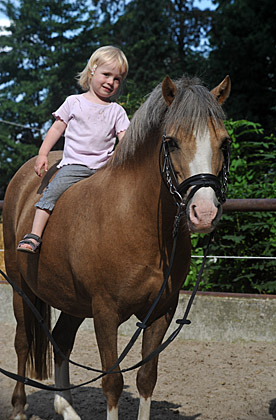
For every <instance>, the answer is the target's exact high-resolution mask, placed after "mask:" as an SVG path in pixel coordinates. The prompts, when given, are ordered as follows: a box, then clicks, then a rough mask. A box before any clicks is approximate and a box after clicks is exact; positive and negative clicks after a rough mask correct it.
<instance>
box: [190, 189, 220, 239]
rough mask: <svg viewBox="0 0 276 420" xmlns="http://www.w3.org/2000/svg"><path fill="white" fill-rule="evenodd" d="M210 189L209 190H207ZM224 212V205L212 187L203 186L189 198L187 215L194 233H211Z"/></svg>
mask: <svg viewBox="0 0 276 420" xmlns="http://www.w3.org/2000/svg"><path fill="white" fill-rule="evenodd" d="M207 190H208V191H207ZM221 214H222V206H221V204H220V203H219V201H218V200H217V198H216V195H215V193H214V191H213V189H212V188H201V189H200V190H199V191H198V192H196V194H195V195H194V196H193V197H192V198H191V199H190V200H189V202H188V205H187V207H186V216H187V222H188V227H189V230H190V231H191V232H193V233H209V232H212V230H214V229H215V227H216V226H217V224H218V222H219V220H220V217H221Z"/></svg>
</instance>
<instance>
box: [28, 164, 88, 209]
mask: <svg viewBox="0 0 276 420" xmlns="http://www.w3.org/2000/svg"><path fill="white" fill-rule="evenodd" d="M95 172H96V169H89V168H88V167H87V166H84V165H65V166H63V167H62V168H60V169H59V171H58V173H57V174H56V176H55V177H54V179H53V180H52V181H51V182H50V183H49V184H48V186H47V188H46V189H45V191H44V192H43V194H42V197H41V198H40V200H39V201H38V202H37V203H36V205H35V207H38V208H40V209H43V210H49V211H52V210H53V209H54V207H55V204H56V202H57V200H58V198H59V197H60V196H61V194H62V193H64V191H66V190H67V189H68V188H69V187H70V186H71V185H73V184H75V183H76V182H78V181H81V180H82V179H85V178H88V177H89V176H91V175H93V174H94V173H95Z"/></svg>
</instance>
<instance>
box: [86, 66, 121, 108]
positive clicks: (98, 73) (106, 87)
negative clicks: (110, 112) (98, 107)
mask: <svg viewBox="0 0 276 420" xmlns="http://www.w3.org/2000/svg"><path fill="white" fill-rule="evenodd" d="M122 80H123V77H122V74H121V73H120V71H119V67H118V64H117V63H116V62H115V61H113V62H111V63H105V64H102V65H101V66H98V67H97V68H96V69H95V72H94V74H93V76H91V81H90V91H92V93H94V94H95V95H97V96H98V97H99V98H100V99H102V100H104V101H107V100H108V99H109V98H110V97H111V96H113V95H115V93H116V92H117V90H118V89H119V87H120V84H121V82H122Z"/></svg>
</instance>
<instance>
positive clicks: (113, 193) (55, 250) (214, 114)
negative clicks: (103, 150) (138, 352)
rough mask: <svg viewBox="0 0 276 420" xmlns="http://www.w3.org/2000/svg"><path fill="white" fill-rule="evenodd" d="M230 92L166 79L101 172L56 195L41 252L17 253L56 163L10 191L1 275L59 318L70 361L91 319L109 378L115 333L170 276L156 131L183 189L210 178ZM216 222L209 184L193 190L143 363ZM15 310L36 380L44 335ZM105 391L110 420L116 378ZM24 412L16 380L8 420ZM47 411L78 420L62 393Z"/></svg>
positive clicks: (119, 380)
mask: <svg viewBox="0 0 276 420" xmlns="http://www.w3.org/2000/svg"><path fill="white" fill-rule="evenodd" d="M229 92H230V79H229V77H228V76H227V77H226V78H225V79H224V80H223V82H221V83H220V84H219V85H218V86H217V87H216V88H215V89H213V90H212V91H211V92H209V91H208V90H207V89H206V88H205V87H203V86H202V85H201V84H200V82H199V80H198V79H187V78H185V77H183V78H182V79H180V80H178V81H176V82H172V81H171V79H170V78H169V77H168V76H167V77H166V78H165V79H164V81H163V83H162V84H161V85H159V86H157V87H156V88H155V89H154V91H153V92H152V93H151V95H150V96H149V97H148V99H147V100H146V101H145V103H144V104H143V105H142V106H141V107H140V108H139V109H138V111H137V112H136V114H135V115H134V117H133V119H132V121H131V124H130V127H129V129H128V130H127V132H126V134H125V137H124V139H123V141H122V142H121V143H120V144H119V146H118V147H117V149H116V151H115V153H114V155H113V156H112V158H111V159H110V160H109V162H108V163H107V164H106V165H105V167H103V168H102V169H100V170H98V171H97V173H96V174H95V175H93V176H92V177H90V178H87V179H86V180H83V181H81V182H79V183H77V184H75V185H73V186H72V187H70V188H69V189H68V190H67V191H66V192H65V193H64V194H63V195H62V196H61V198H60V199H59V201H58V203H57V204H56V207H55V209H54V211H53V213H52V215H51V217H50V219H49V222H48V225H47V227H46V229H45V232H44V234H43V243H42V246H41V250H40V253H39V254H37V255H29V254H26V253H19V252H17V251H16V246H17V243H18V242H19V240H20V239H21V238H22V237H23V236H24V235H25V234H26V233H27V232H29V231H30V229H31V223H32V218H33V215H34V203H35V202H36V201H37V200H38V198H39V194H41V191H42V190H43V188H44V187H45V185H47V183H48V182H49V180H50V177H51V176H54V172H55V164H56V162H57V161H58V160H59V159H60V158H61V156H60V154H59V153H58V152H53V153H51V154H50V156H49V160H50V164H51V166H52V169H51V170H50V171H49V172H48V173H47V174H46V175H45V176H44V178H43V179H42V181H41V179H40V178H38V177H37V176H36V175H35V173H34V171H33V166H34V159H31V160H30V161H28V162H27V163H26V164H25V165H23V167H22V168H21V169H20V170H19V171H18V172H17V173H16V175H15V176H14V178H13V179H12V181H11V182H10V184H9V187H8V190H7V193H6V196H5V205H4V211H3V223H4V240H5V262H6V270H7V273H8V276H9V277H10V278H11V279H12V280H13V281H14V282H16V283H17V285H19V286H20V287H21V288H22V289H23V290H24V291H25V293H26V294H27V296H28V297H29V298H30V300H31V301H32V302H33V303H35V304H36V306H37V307H39V309H40V312H41V313H42V314H43V316H44V317H45V320H46V322H47V320H48V321H49V318H50V317H49V310H50V306H51V307H54V308H57V309H59V310H60V311H61V315H60V317H59V319H58V321H57V324H56V325H55V327H54V330H53V336H54V339H55V341H56V342H57V344H58V346H59V347H60V348H61V350H62V351H63V353H64V354H65V355H68V356H69V355H70V353H71V350H72V348H73V343H74V339H75V335H76V332H77V330H78V327H79V326H80V324H81V323H82V321H83V320H84V318H91V317H93V318H94V326H95V332H96V338H97V343H98V347H99V351H100V355H101V362H102V369H103V370H104V371H106V370H108V369H109V368H111V367H112V366H113V364H114V363H115V361H116V359H117V357H118V354H117V330H118V327H119V325H120V324H122V323H123V322H125V321H126V320H127V319H129V317H130V316H131V315H133V314H134V315H136V317H137V318H138V319H139V320H143V319H144V317H145V315H146V314H147V311H148V310H149V308H150V307H151V305H152V303H153V302H154V300H155V298H156V296H157V294H158V291H159V289H160V287H161V285H162V282H163V279H164V273H165V272H166V270H167V267H168V262H169V260H170V256H171V252H172V244H173V239H172V229H173V223H174V218H175V214H176V205H175V201H174V198H173V196H172V195H171V194H170V191H169V188H167V186H166V185H165V183H164V182H163V181H162V177H161V175H160V168H159V151H160V145H161V139H162V134H163V132H164V130H165V131H166V135H167V138H166V142H167V147H168V149H169V151H170V156H171V161H172V164H173V168H174V171H175V174H176V177H177V181H178V183H179V184H180V183H181V182H182V181H184V180H185V179H187V178H188V177H190V176H194V175H197V174H199V173H202V172H203V173H209V174H213V175H214V176H218V174H219V173H220V171H221V168H222V163H223V152H222V150H221V147H222V145H223V144H224V142H225V140H227V139H228V134H227V132H226V130H225V127H224V124H223V118H224V114H223V112H222V110H221V106H220V105H221V104H222V103H223V102H224V101H225V99H226V98H227V97H228V95H229ZM161 160H163V154H162V153H161ZM161 167H162V164H161ZM165 177H166V176H165ZM190 189H191V188H189V190H190ZM188 192H189V191H188ZM186 196H187V194H185V197H186ZM185 197H184V199H185ZM220 215H221V205H220V203H219V201H218V199H217V197H216V194H215V192H214V189H213V188H211V187H206V186H205V187H203V188H200V189H199V190H198V191H197V192H196V193H195V194H194V195H193V197H192V198H191V199H190V200H189V203H187V206H186V215H185V216H184V217H183V218H182V220H181V225H180V232H179V235H178V239H177V248H176V253H175V258H174V263H173V268H172V271H171V275H170V277H169V281H168V284H167V286H166V288H165V291H164V293H163V295H162V297H161V299H160V301H159V303H158V305H157V307H156V308H155V310H154V312H153V313H152V315H151V317H150V319H149V322H148V324H149V325H148V327H147V328H146V329H145V330H144V332H143V345H142V356H143V357H145V356H147V355H148V354H149V353H150V352H152V351H153V350H154V349H155V348H156V347H157V346H158V345H159V344H160V343H161V342H162V339H163V337H164V335H165V333H166V331H167V329H168V327H169V324H170V322H171V320H172V317H173V315H174V312H175V309H176V306H177V303H178V295H179V290H180V288H181V286H182V284H183V281H184V280H185V277H186V275H187V273H188V270H189V264H190V251H191V245H190V232H191V231H192V232H209V231H211V230H213V228H214V227H215V226H216V224H217V222H218V220H219V218H220ZM13 305H14V313H15V317H16V320H17V329H16V336H15V349H16V353H17V357H18V374H19V375H21V376H25V375H26V374H27V373H26V363H27V360H28V361H29V363H28V367H29V373H30V374H32V375H34V376H35V377H36V378H39V379H44V378H46V377H47V374H48V369H47V361H48V357H47V352H46V350H47V343H46V339H45V338H44V333H43V332H41V331H40V330H39V329H38V328H37V327H36V324H37V323H36V322H35V319H34V316H33V314H32V313H31V311H30V309H29V308H28V306H27V305H26V304H25V303H24V302H22V299H21V297H19V296H18V295H17V294H16V293H14V299H13ZM157 363H158V357H155V358H154V359H153V360H151V361H150V362H148V363H146V364H145V365H143V366H142V367H141V368H140V369H139V370H138V374H137V387H138V391H139V394H140V406H139V414H138V419H139V420H148V419H149V416H150V401H151V396H152V393H153V389H154V386H155V383H156V380H157ZM55 383H56V386H57V387H58V388H62V387H69V367H68V363H67V362H65V361H64V360H62V359H61V357H60V356H59V355H58V354H55ZM102 388H103V392H104V394H105V397H106V400H107V419H108V420H117V419H118V401H119V397H120V395H121V392H122V388H123V377H122V374H121V373H117V374H113V375H107V376H104V377H103V379H102ZM25 403H26V394H25V390H24V385H23V384H22V383H18V382H17V383H16V386H15V389H14V392H13V397H12V404H13V413H12V417H11V418H12V419H25V418H26V416H25V414H24V406H25ZM55 409H56V412H57V413H59V414H61V415H62V416H63V418H64V419H67V420H73V419H74V420H76V419H80V417H79V416H78V415H77V413H76V412H75V410H74V409H73V407H72V399H71V394H70V391H68V390H67V391H64V392H57V393H56V395H55ZM92 410H93V408H92V407H91V416H92ZM37 414H39V413H37Z"/></svg>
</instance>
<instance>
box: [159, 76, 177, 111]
mask: <svg viewBox="0 0 276 420" xmlns="http://www.w3.org/2000/svg"><path fill="white" fill-rule="evenodd" d="M176 92H177V88H176V86H175V84H174V83H173V81H172V80H171V79H170V77H169V76H166V77H165V79H164V80H163V82H162V93H163V96H164V99H165V101H166V102H167V104H168V105H169V106H170V105H171V103H172V102H173V100H174V97H175V95H176Z"/></svg>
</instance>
